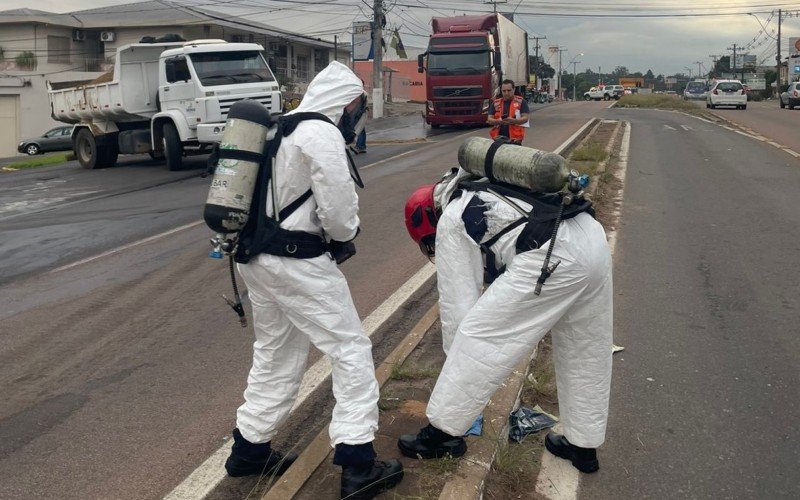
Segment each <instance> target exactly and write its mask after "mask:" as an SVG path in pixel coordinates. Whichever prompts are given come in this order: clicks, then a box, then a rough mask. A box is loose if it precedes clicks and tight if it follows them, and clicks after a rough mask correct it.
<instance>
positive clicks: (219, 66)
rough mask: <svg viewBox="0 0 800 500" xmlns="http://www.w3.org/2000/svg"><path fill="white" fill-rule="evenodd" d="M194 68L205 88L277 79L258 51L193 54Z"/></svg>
mask: <svg viewBox="0 0 800 500" xmlns="http://www.w3.org/2000/svg"><path fill="white" fill-rule="evenodd" d="M189 58H190V59H191V60H192V66H194V71H195V73H197V77H198V78H199V79H200V82H201V83H202V84H203V85H204V86H212V85H231V84H233V83H252V82H273V81H275V77H274V76H272V72H271V71H270V70H269V67H268V66H267V63H266V62H264V58H263V57H261V54H260V53H259V52H258V51H255V50H253V51H244V52H206V53H199V54H191V55H190V56H189Z"/></svg>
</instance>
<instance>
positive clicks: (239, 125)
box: [203, 99, 272, 233]
mask: <svg viewBox="0 0 800 500" xmlns="http://www.w3.org/2000/svg"><path fill="white" fill-rule="evenodd" d="M271 124H272V120H271V118H270V115H269V111H268V110H267V108H265V107H264V105H263V104H261V103H259V102H258V101H254V100H250V99H247V100H242V101H238V102H236V103H235V104H234V105H233V106H231V109H230V111H229V113H228V119H227V122H226V123H225V131H224V132H223V135H222V141H221V142H220V150H221V151H226V150H233V151H236V152H243V153H244V154H240V155H237V156H240V157H239V158H221V159H220V160H219V162H218V163H217V168H216V170H215V172H214V178H213V180H212V181H211V187H210V188H209V191H208V199H207V200H206V206H205V210H204V213H203V218H204V219H205V221H206V224H207V225H208V227H210V228H211V229H213V230H214V231H217V232H219V233H235V232H237V231H240V230H241V229H242V228H243V227H244V225H245V224H246V223H247V219H248V218H249V215H250V202H251V200H252V199H253V192H254V190H255V185H256V179H257V177H258V169H259V162H258V160H257V158H256V157H258V156H260V155H262V154H263V153H264V143H265V141H266V139H267V134H268V132H269V127H270V125H271Z"/></svg>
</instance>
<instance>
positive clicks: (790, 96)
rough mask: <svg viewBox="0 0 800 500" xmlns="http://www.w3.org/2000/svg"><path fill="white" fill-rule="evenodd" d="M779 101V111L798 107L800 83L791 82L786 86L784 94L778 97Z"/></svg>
mask: <svg viewBox="0 0 800 500" xmlns="http://www.w3.org/2000/svg"><path fill="white" fill-rule="evenodd" d="M779 98H780V101H781V109H783V108H785V107H786V106H789V109H794V107H795V106H798V107H800V82H792V83H790V84H789V85H788V87H787V88H786V90H785V91H784V92H781V95H780V96H779Z"/></svg>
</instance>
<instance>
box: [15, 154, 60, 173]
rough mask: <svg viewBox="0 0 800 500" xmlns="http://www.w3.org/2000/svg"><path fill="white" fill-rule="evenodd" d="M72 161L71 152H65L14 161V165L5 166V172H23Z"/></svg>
mask: <svg viewBox="0 0 800 500" xmlns="http://www.w3.org/2000/svg"><path fill="white" fill-rule="evenodd" d="M73 159H74V157H73V153H72V151H67V152H64V153H55V154H52V155H47V156H38V157H34V158H32V159H29V160H22V161H16V162H14V163H9V164H7V165H6V166H5V169H6V170H7V171H10V170H23V169H26V168H36V167H43V166H46V165H58V164H60V163H66V162H68V161H70V160H73Z"/></svg>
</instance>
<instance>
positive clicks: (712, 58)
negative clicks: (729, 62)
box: [708, 54, 717, 76]
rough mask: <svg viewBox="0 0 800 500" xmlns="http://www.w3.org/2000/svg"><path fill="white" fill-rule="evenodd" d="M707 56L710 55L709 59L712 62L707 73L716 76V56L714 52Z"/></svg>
mask: <svg viewBox="0 0 800 500" xmlns="http://www.w3.org/2000/svg"><path fill="white" fill-rule="evenodd" d="M708 57H710V58H711V61H712V62H713V66H711V71H710V72H709V73H713V74H714V76H716V75H717V56H716V55H715V54H711V55H710V56H708Z"/></svg>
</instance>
